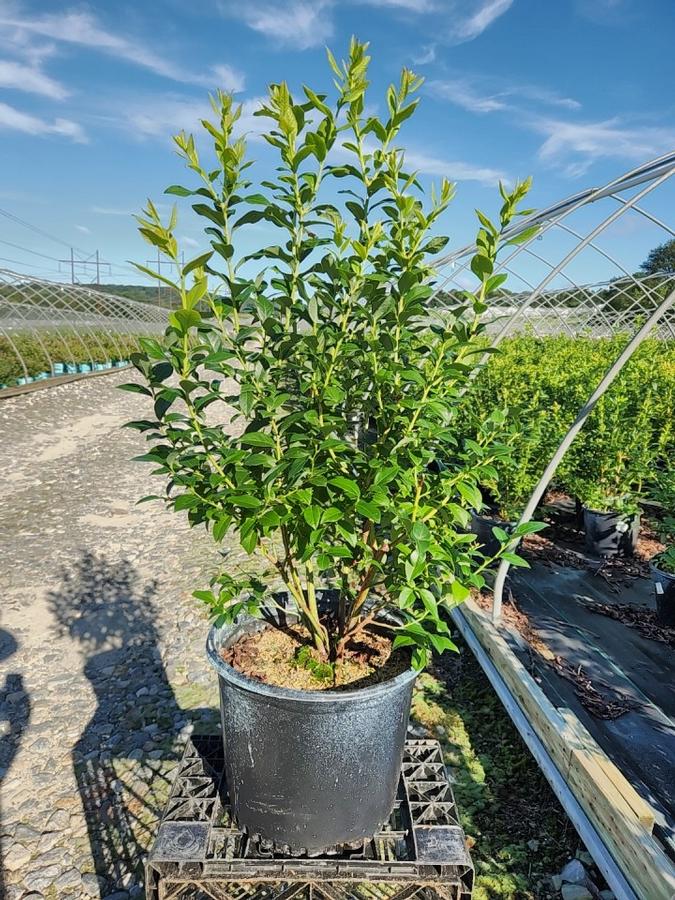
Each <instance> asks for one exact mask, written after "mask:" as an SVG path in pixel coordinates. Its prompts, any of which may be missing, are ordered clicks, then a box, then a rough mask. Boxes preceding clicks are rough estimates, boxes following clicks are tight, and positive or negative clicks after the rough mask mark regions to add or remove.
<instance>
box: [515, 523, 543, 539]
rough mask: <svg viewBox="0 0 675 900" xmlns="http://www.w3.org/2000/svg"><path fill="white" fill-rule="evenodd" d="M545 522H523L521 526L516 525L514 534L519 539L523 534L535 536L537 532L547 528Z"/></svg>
mask: <svg viewBox="0 0 675 900" xmlns="http://www.w3.org/2000/svg"><path fill="white" fill-rule="evenodd" d="M548 527H549V526H548V523H547V522H523V524H522V525H518V527H517V528H516V529H515V531H514V534H515V535H518V536H519V537H521V536H522V535H525V534H535V533H536V532H537V531H543V530H544V528H548Z"/></svg>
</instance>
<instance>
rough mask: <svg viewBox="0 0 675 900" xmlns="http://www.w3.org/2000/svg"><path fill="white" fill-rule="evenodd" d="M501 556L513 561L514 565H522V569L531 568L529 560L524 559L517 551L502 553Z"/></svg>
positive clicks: (510, 561)
mask: <svg viewBox="0 0 675 900" xmlns="http://www.w3.org/2000/svg"><path fill="white" fill-rule="evenodd" d="M501 558H502V559H505V560H506V561H507V562H509V563H511V565H512V566H520V568H522V569H529V568H530V564H529V562H527V560H526V559H523V558H522V556H518V555H517V554H516V553H502V555H501Z"/></svg>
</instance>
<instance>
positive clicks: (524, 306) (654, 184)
mask: <svg viewBox="0 0 675 900" xmlns="http://www.w3.org/2000/svg"><path fill="white" fill-rule="evenodd" d="M672 175H675V167H670V168H669V169H667V170H666V172H664V174H663V175H661V176H660V177H659V178H657V179H656V180H655V181H650V182H649V184H648V185H647V187H646V188H643V190H642V191H640V192H639V193H638V194H635V195H634V196H633V197H631V199H630V200H628V201H626V204H625V205H624V206H621V207H620V208H619V209H616V210H614V212H613V213H611V214H610V215H609V216H607V217H606V218H605V219H603V220H602V222H600V224H599V225H596V227H595V228H594V229H593V230H592V231H591V232H589V234H587V235H586V237H585V238H584V239H583V240H581V241H579V243H578V244H577V245H576V247H575V248H574V249H573V250H571V251H570V252H569V253H568V254H567V255H566V256H565V257H564V258H563V259H562V260H561V261H560V262H559V263H558V265H557V266H555V268H554V269H552V270H551V271H550V272H549V273H548V275H546V276H545V277H544V278H543V279H542V280H541V281H540V282H539V284H538V285H537V288H536V290H534V291H533V292H532V293H531V294H530V296H529V297H528V298H527V300H526V301H525V303H523V304H522V305H521V306H519V307H518V309H517V310H516V312H515V314H514V315H513V316H512V317H511V319H510V320H509V321H508V322H507V323H506V325H505V326H504V328H503V329H502V331H500V332H499V333H498V334H497V335H496V337H495V340H494V341H493V344H492V346H493V347H496V346H498V345H499V343H500V342H501V340H502V338H503V337H504V336H505V334H506V333H507V332H508V331H509V330H510V329H511V327H512V326H513V324H514V322H515V321H516V320H517V319H518V318H519V317H520V316H521V315H522V313H523V312H524V311H525V310H526V309H528V308H529V307H530V306H531V305H532V303H533V301H534V300H536V298H537V297H539V296H540V295H541V293H542V292H543V291H544V289H545V288H546V286H547V285H548V284H550V282H551V281H552V280H553V279H554V278H555V277H556V275H558V274H560V272H562V270H563V269H564V268H565V266H567V265H568V263H570V262H571V261H572V260H573V259H575V258H576V257H577V256H578V255H579V253H581V251H582V250H583V249H584V248H585V247H587V246H588V245H589V244H590V243H591V242H592V241H593V240H594V239H595V238H596V237H597V236H598V235H599V234H602V232H603V231H604V230H605V229H606V228H607V227H608V226H609V225H611V224H612V222H615V221H616V220H617V219H620V218H621V216H622V215H624V214H625V213H626V212H627V211H628V210H629V209H631V207H632V206H633V205H634V204H635V203H637V201H638V200H641V199H642V197H644V196H646V195H647V194H649V193H651V191H653V190H654V189H655V188H656V187H658V186H659V184H662V183H663V182H664V181H666V180H667V179H668V178H670V177H671V176H672ZM525 247H527V243H525V244H523V248H525Z"/></svg>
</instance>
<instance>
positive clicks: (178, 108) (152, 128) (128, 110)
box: [108, 94, 269, 140]
mask: <svg viewBox="0 0 675 900" xmlns="http://www.w3.org/2000/svg"><path fill="white" fill-rule="evenodd" d="M262 99H263V98H262V97H252V98H250V99H249V100H245V101H244V102H243V103H242V104H241V106H242V114H241V117H240V119H239V121H238V122H237V125H236V130H237V132H238V133H239V134H246V135H247V136H248V137H249V138H250V139H252V140H256V139H257V137H258V135H259V134H260V132H261V131H263V130H264V129H265V128H266V127H269V126H266V125H265V120H264V119H261V118H258V117H256V116H254V115H253V112H254V111H255V110H256V109H257V108H258V107H259V106H260V103H261V102H262ZM201 119H213V110H212V108H211V104H210V103H209V100H208V98H206V97H188V96H185V95H184V94H159V95H155V94H153V95H150V96H147V97H143V98H140V99H136V100H134V99H129V100H126V101H124V102H121V103H120V104H119V107H118V109H117V111H115V110H113V113H112V115H111V116H108V120H109V121H111V122H112V123H113V124H114V125H116V126H117V127H119V128H122V129H123V130H125V131H129V132H130V133H131V134H132V135H133V136H135V137H137V138H142V139H145V138H167V137H169V136H170V135H173V134H177V133H178V132H179V131H187V132H191V133H194V134H195V135H196V136H198V135H200V134H201V133H202V127H201V124H200V120H201Z"/></svg>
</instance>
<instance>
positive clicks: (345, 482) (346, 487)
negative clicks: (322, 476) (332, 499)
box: [329, 475, 361, 500]
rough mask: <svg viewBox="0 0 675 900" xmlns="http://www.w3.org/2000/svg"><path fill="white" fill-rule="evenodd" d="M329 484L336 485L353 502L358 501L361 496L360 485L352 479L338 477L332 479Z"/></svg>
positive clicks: (342, 476)
mask: <svg viewBox="0 0 675 900" xmlns="http://www.w3.org/2000/svg"><path fill="white" fill-rule="evenodd" d="M329 483H330V484H333V485H335V487H336V488H339V489H340V490H341V491H342V493H343V494H346V495H347V496H348V497H351V499H352V500H358V499H359V497H360V496H361V491H360V490H359V486H358V484H357V483H356V482H355V481H352V479H351V478H345V477H344V475H336V476H335V478H331V479H330V481H329Z"/></svg>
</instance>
